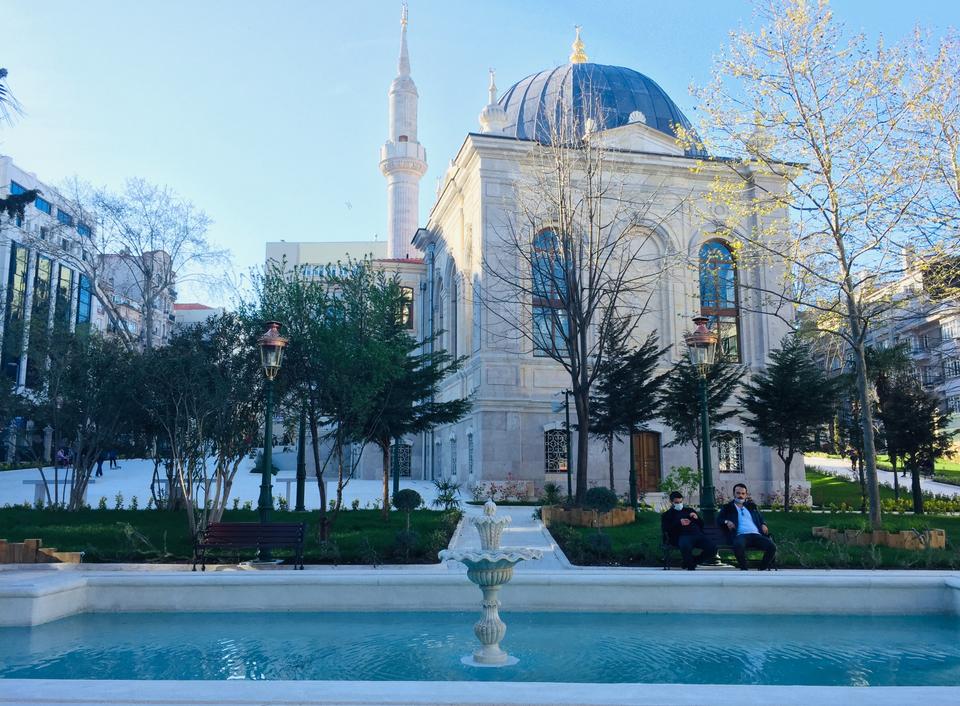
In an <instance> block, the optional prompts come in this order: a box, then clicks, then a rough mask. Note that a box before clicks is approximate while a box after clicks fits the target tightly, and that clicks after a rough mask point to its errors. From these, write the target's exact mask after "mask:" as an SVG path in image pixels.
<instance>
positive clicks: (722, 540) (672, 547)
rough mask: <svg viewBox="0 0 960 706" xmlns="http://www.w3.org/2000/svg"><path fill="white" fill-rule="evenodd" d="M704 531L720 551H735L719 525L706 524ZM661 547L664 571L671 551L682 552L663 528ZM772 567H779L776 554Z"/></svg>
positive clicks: (668, 567) (751, 550) (666, 568)
mask: <svg viewBox="0 0 960 706" xmlns="http://www.w3.org/2000/svg"><path fill="white" fill-rule="evenodd" d="M703 533H704V534H705V535H706V536H707V537H708V538H709V539H710V540H711V541H712V542H713V543H714V544H715V545H716V546H717V551H718V552H719V551H720V550H721V549H725V550H726V551H728V552H731V553H733V545H731V544H730V542H728V541H727V533H726V532H724V531H723V530H722V529H720V528H719V527H717V526H715V525H713V526H711V525H706V526H704V528H703ZM767 536H768V537H769V538H770V539H773V535H772V534H770V535H767ZM660 549H661V550H662V551H663V569H664V571H667V570H669V569H670V555H671V553H672V552H677V554H679V553H680V547H678V546H677V545H676V544H672V543H671V542H670V535H669V534H668V533H667V531H666V530H663V532H662V534H661V536H660ZM750 552H759V553H760V554H761V555H762V554H763V551H762V550H760V549H752V548H750V549H747V554H748V555H749V554H750ZM770 568H771V569H774V570H776V569H777V557H776V555H774V557H773V562H772V563H771V564H770Z"/></svg>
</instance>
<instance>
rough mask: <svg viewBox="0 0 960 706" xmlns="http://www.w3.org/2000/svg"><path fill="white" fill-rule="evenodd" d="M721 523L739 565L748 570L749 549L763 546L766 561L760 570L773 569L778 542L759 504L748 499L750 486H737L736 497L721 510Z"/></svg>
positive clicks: (718, 522) (719, 516) (734, 495)
mask: <svg viewBox="0 0 960 706" xmlns="http://www.w3.org/2000/svg"><path fill="white" fill-rule="evenodd" d="M717 524H718V525H720V527H721V528H723V529H724V530H726V532H727V540H728V541H729V542H730V545H731V546H732V547H733V553H734V555H736V557H737V564H738V565H739V566H740V569H741V570H742V571H746V570H747V549H762V550H763V561H762V562H761V563H760V570H761V571H763V570H764V569H769V568H770V565H771V564H772V563H773V557H774V556H775V555H776V553H777V545H775V544H774V543H773V540H772V539H770V536H769V535H770V529H769V528H768V527H767V525H766V523H765V522H764V520H763V515H761V514H760V510H759V509H758V508H757V506H756V504H755V503H754V502H753V501H752V500H750V499H749V498H748V493H747V486H745V485H744V484H743V483H737V484H736V485H735V486H733V500H731V501H730V502H728V503H727V504H726V505H724V506H723V507H722V508H721V509H720V513H719V514H718V515H717Z"/></svg>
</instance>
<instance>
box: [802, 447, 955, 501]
mask: <svg viewBox="0 0 960 706" xmlns="http://www.w3.org/2000/svg"><path fill="white" fill-rule="evenodd" d="M806 463H807V465H808V466H815V467H816V468H819V469H820V470H822V471H824V472H826V473H831V474H833V475H836V476H843V477H844V478H849V479H851V480H858V478H857V475H856V474H855V473H854V472H853V470H851V468H850V461H848V460H847V459H844V458H822V457H820V456H807V457H806ZM877 477H878V478H879V479H880V483H881V485H889V486H890V487H891V488H892V487H893V473H892V472H891V471H884V470H881V469H879V468H878V469H877ZM898 480H899V482H900V489H901V490H904V489H905V490H906V492H907V494H909V493H910V476H909V475H907V477H906V478H899V479H898ZM920 487H921V488H922V489H923V490H927V491H930V492H931V493H935V494H937V495H950V496H960V485H950V484H949V483H936V482H934V481H932V480H930V479H929V478H921V479H920Z"/></svg>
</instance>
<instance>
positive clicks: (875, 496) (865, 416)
mask: <svg viewBox="0 0 960 706" xmlns="http://www.w3.org/2000/svg"><path fill="white" fill-rule="evenodd" d="M847 312H848V323H849V324H850V332H851V333H852V334H853V339H854V340H855V341H857V345H856V346H854V349H853V351H854V354H855V355H856V363H857V394H858V396H859V398H860V428H861V430H862V432H863V453H862V454H861V459H862V460H861V464H865V465H866V484H867V494H868V496H869V500H870V526H871V528H872V529H874V530H879V529H881V509H880V484H879V481H878V479H877V448H876V444H875V439H874V434H873V404H872V401H871V399H870V384H869V382H868V381H867V360H866V350H865V348H864V345H863V337H862V336H861V328H860V316H859V312H858V311H856V305H855V303H854V300H853V296H852V294H850V293H849V290H848V294H847Z"/></svg>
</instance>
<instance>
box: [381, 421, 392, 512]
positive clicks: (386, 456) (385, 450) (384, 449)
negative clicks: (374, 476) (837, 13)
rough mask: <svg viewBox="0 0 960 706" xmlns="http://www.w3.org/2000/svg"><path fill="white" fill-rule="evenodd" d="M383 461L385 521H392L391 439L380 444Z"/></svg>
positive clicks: (383, 510)
mask: <svg viewBox="0 0 960 706" xmlns="http://www.w3.org/2000/svg"><path fill="white" fill-rule="evenodd" d="M380 452H381V454H382V461H383V509H382V510H381V513H382V515H383V521H384V522H389V521H390V439H387V440H386V441H385V442H382V443H381V444H380Z"/></svg>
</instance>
